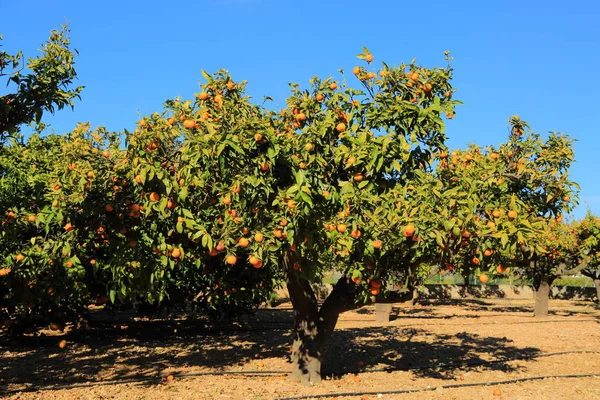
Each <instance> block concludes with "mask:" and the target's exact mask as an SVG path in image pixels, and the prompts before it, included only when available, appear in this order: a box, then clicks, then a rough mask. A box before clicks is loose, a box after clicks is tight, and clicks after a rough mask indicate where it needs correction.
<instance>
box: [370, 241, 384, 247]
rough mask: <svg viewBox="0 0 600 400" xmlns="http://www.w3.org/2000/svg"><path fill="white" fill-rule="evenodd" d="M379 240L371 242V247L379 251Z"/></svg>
mask: <svg viewBox="0 0 600 400" xmlns="http://www.w3.org/2000/svg"><path fill="white" fill-rule="evenodd" d="M381 245H382V243H381V240H379V239H377V240H373V241H372V242H371V246H373V248H374V249H380V248H381Z"/></svg>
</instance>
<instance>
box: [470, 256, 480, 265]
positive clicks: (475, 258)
mask: <svg viewBox="0 0 600 400" xmlns="http://www.w3.org/2000/svg"><path fill="white" fill-rule="evenodd" d="M471 261H472V262H473V264H475V265H479V258H477V257H473V259H472V260H471Z"/></svg>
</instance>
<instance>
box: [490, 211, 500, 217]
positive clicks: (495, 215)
mask: <svg viewBox="0 0 600 400" xmlns="http://www.w3.org/2000/svg"><path fill="white" fill-rule="evenodd" d="M492 215H493V216H494V218H500V217H501V216H502V211H501V210H494V211H492Z"/></svg>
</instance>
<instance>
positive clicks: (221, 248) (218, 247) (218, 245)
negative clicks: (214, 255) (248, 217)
mask: <svg viewBox="0 0 600 400" xmlns="http://www.w3.org/2000/svg"><path fill="white" fill-rule="evenodd" d="M223 250H225V244H224V243H223V241H222V240H219V243H217V251H223Z"/></svg>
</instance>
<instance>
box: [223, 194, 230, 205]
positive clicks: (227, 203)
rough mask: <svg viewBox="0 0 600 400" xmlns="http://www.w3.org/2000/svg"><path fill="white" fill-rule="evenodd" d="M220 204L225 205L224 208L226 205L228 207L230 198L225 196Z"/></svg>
mask: <svg viewBox="0 0 600 400" xmlns="http://www.w3.org/2000/svg"><path fill="white" fill-rule="evenodd" d="M221 204H223V205H225V206H228V205H230V204H231V197H229V196H225V197H224V198H223V200H221Z"/></svg>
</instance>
